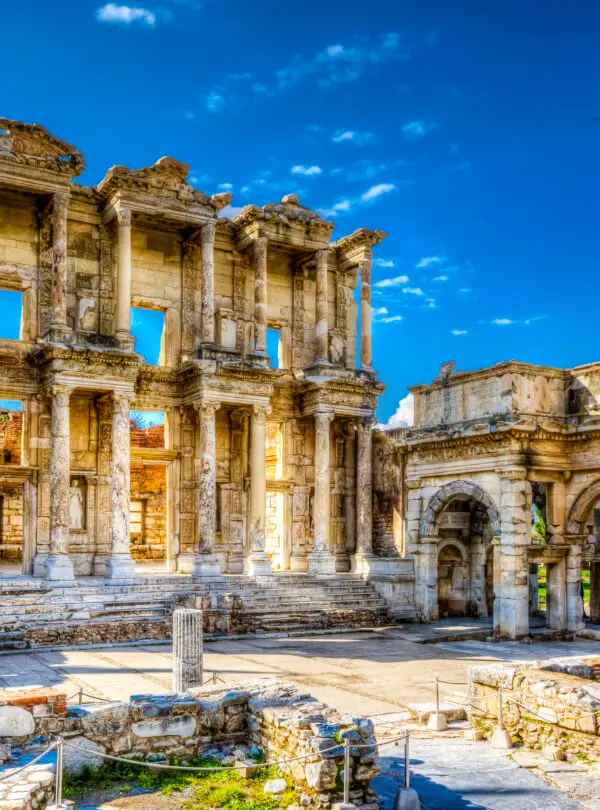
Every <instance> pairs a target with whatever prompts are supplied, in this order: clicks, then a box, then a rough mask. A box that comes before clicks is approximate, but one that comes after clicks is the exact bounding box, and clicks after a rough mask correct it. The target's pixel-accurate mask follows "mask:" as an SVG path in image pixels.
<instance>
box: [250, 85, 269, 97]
mask: <svg viewBox="0 0 600 810" xmlns="http://www.w3.org/2000/svg"><path fill="white" fill-rule="evenodd" d="M250 89H251V90H252V92H253V93H264V94H265V95H268V94H269V92H270V90H269V88H268V87H267V86H266V85H264V84H260V83H259V82H254V84H253V85H252V87H251V88H250Z"/></svg>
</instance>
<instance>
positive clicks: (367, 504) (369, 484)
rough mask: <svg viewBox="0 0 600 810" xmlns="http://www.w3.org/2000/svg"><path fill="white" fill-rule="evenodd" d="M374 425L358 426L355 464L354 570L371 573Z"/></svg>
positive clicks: (368, 420) (361, 423) (372, 555)
mask: <svg viewBox="0 0 600 810" xmlns="http://www.w3.org/2000/svg"><path fill="white" fill-rule="evenodd" d="M372 431H373V424H372V420H370V419H362V420H361V421H360V422H359V423H358V429H357V443H358V453H357V460H356V553H355V555H354V558H353V560H352V569H353V570H354V571H356V572H357V573H360V572H365V573H368V570H369V565H370V564H372V562H373V558H374V556H375V555H374V554H373V432H372Z"/></svg>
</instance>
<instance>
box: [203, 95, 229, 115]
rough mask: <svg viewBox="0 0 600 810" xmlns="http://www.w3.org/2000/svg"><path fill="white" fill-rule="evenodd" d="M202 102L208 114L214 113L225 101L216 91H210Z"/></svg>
mask: <svg viewBox="0 0 600 810" xmlns="http://www.w3.org/2000/svg"><path fill="white" fill-rule="evenodd" d="M204 101H205V104H206V109H207V110H208V111H209V112H216V111H217V110H220V109H221V107H223V105H224V104H225V99H224V98H223V96H222V94H221V93H220V92H219V91H218V90H211V91H210V93H209V94H208V95H207V96H206V98H205V100H204Z"/></svg>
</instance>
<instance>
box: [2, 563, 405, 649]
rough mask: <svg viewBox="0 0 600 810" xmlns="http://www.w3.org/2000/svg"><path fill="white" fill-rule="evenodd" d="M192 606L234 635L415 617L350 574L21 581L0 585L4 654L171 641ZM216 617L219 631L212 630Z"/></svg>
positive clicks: (371, 624) (375, 624) (310, 628)
mask: <svg viewBox="0 0 600 810" xmlns="http://www.w3.org/2000/svg"><path fill="white" fill-rule="evenodd" d="M226 595H227V598H226V599H223V597H224V596H226ZM198 597H202V599H201V600H200V599H198ZM231 597H233V598H231ZM186 603H187V605H188V606H191V605H193V604H196V605H197V606H200V603H202V606H203V609H204V610H205V611H206V614H207V615H206V619H207V621H208V625H207V626H208V627H213V628H214V629H215V628H216V630H217V631H220V632H230V633H232V634H240V633H255V632H256V633H271V632H277V633H292V634H293V633H301V632H306V631H310V630H320V629H327V628H336V627H367V626H371V627H372V626H381V625H386V624H393V623H395V622H397V621H399V620H412V619H414V616H415V612H414V607H412V606H406V607H401V608H398V607H390V606H389V605H388V603H387V602H386V601H385V599H383V598H382V597H381V596H380V595H379V594H378V593H377V591H376V590H375V588H374V587H373V585H371V584H370V583H369V582H367V581H366V580H364V579H362V578H361V577H357V576H353V575H351V574H338V575H336V576H335V577H332V578H330V579H316V578H315V577H311V576H308V575H306V574H299V575H294V574H277V575H275V576H274V577H269V578H262V579H259V580H257V579H254V578H251V577H246V576H243V575H235V576H225V577H223V578H222V579H221V580H216V581H214V582H212V583H210V584H199V583H198V582H197V581H196V582H195V581H194V580H193V579H192V577H191V576H188V575H178V574H177V575H176V574H171V575H155V576H147V575H146V576H142V577H139V578H136V579H135V580H128V581H123V582H119V583H113V582H109V581H107V580H102V579H98V578H94V577H89V578H81V579H79V580H78V581H77V583H76V585H75V586H74V587H69V588H61V587H57V588H52V587H49V584H48V583H47V582H45V581H43V580H32V579H28V578H19V581H18V582H17V581H16V580H13V581H11V582H6V581H4V582H2V581H0V651H9V650H19V649H26V648H31V647H41V646H49V645H50V646H65V645H69V644H87V643H115V642H119V641H124V642H126V641H141V640H150V639H161V638H168V637H169V636H170V630H171V614H172V612H173V610H174V608H176V607H177V606H179V605H183V604H186ZM211 613H212V614H214V615H217V614H218V616H219V618H220V620H221V623H220V624H217V625H215V624H214V622H213V623H212V624H211V621H210V615H208V614H211ZM223 622H224V623H223ZM205 625H206V622H205ZM223 628H225V629H223Z"/></svg>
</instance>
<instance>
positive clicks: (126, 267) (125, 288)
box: [115, 206, 131, 338]
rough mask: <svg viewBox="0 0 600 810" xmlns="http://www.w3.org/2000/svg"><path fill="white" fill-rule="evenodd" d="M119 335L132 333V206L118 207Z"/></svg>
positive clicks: (125, 336) (117, 308)
mask: <svg viewBox="0 0 600 810" xmlns="http://www.w3.org/2000/svg"><path fill="white" fill-rule="evenodd" d="M115 327H116V333H117V337H121V338H128V337H129V336H130V333H131V208H128V207H126V206H119V208H118V209H117V301H116V319H115Z"/></svg>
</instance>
